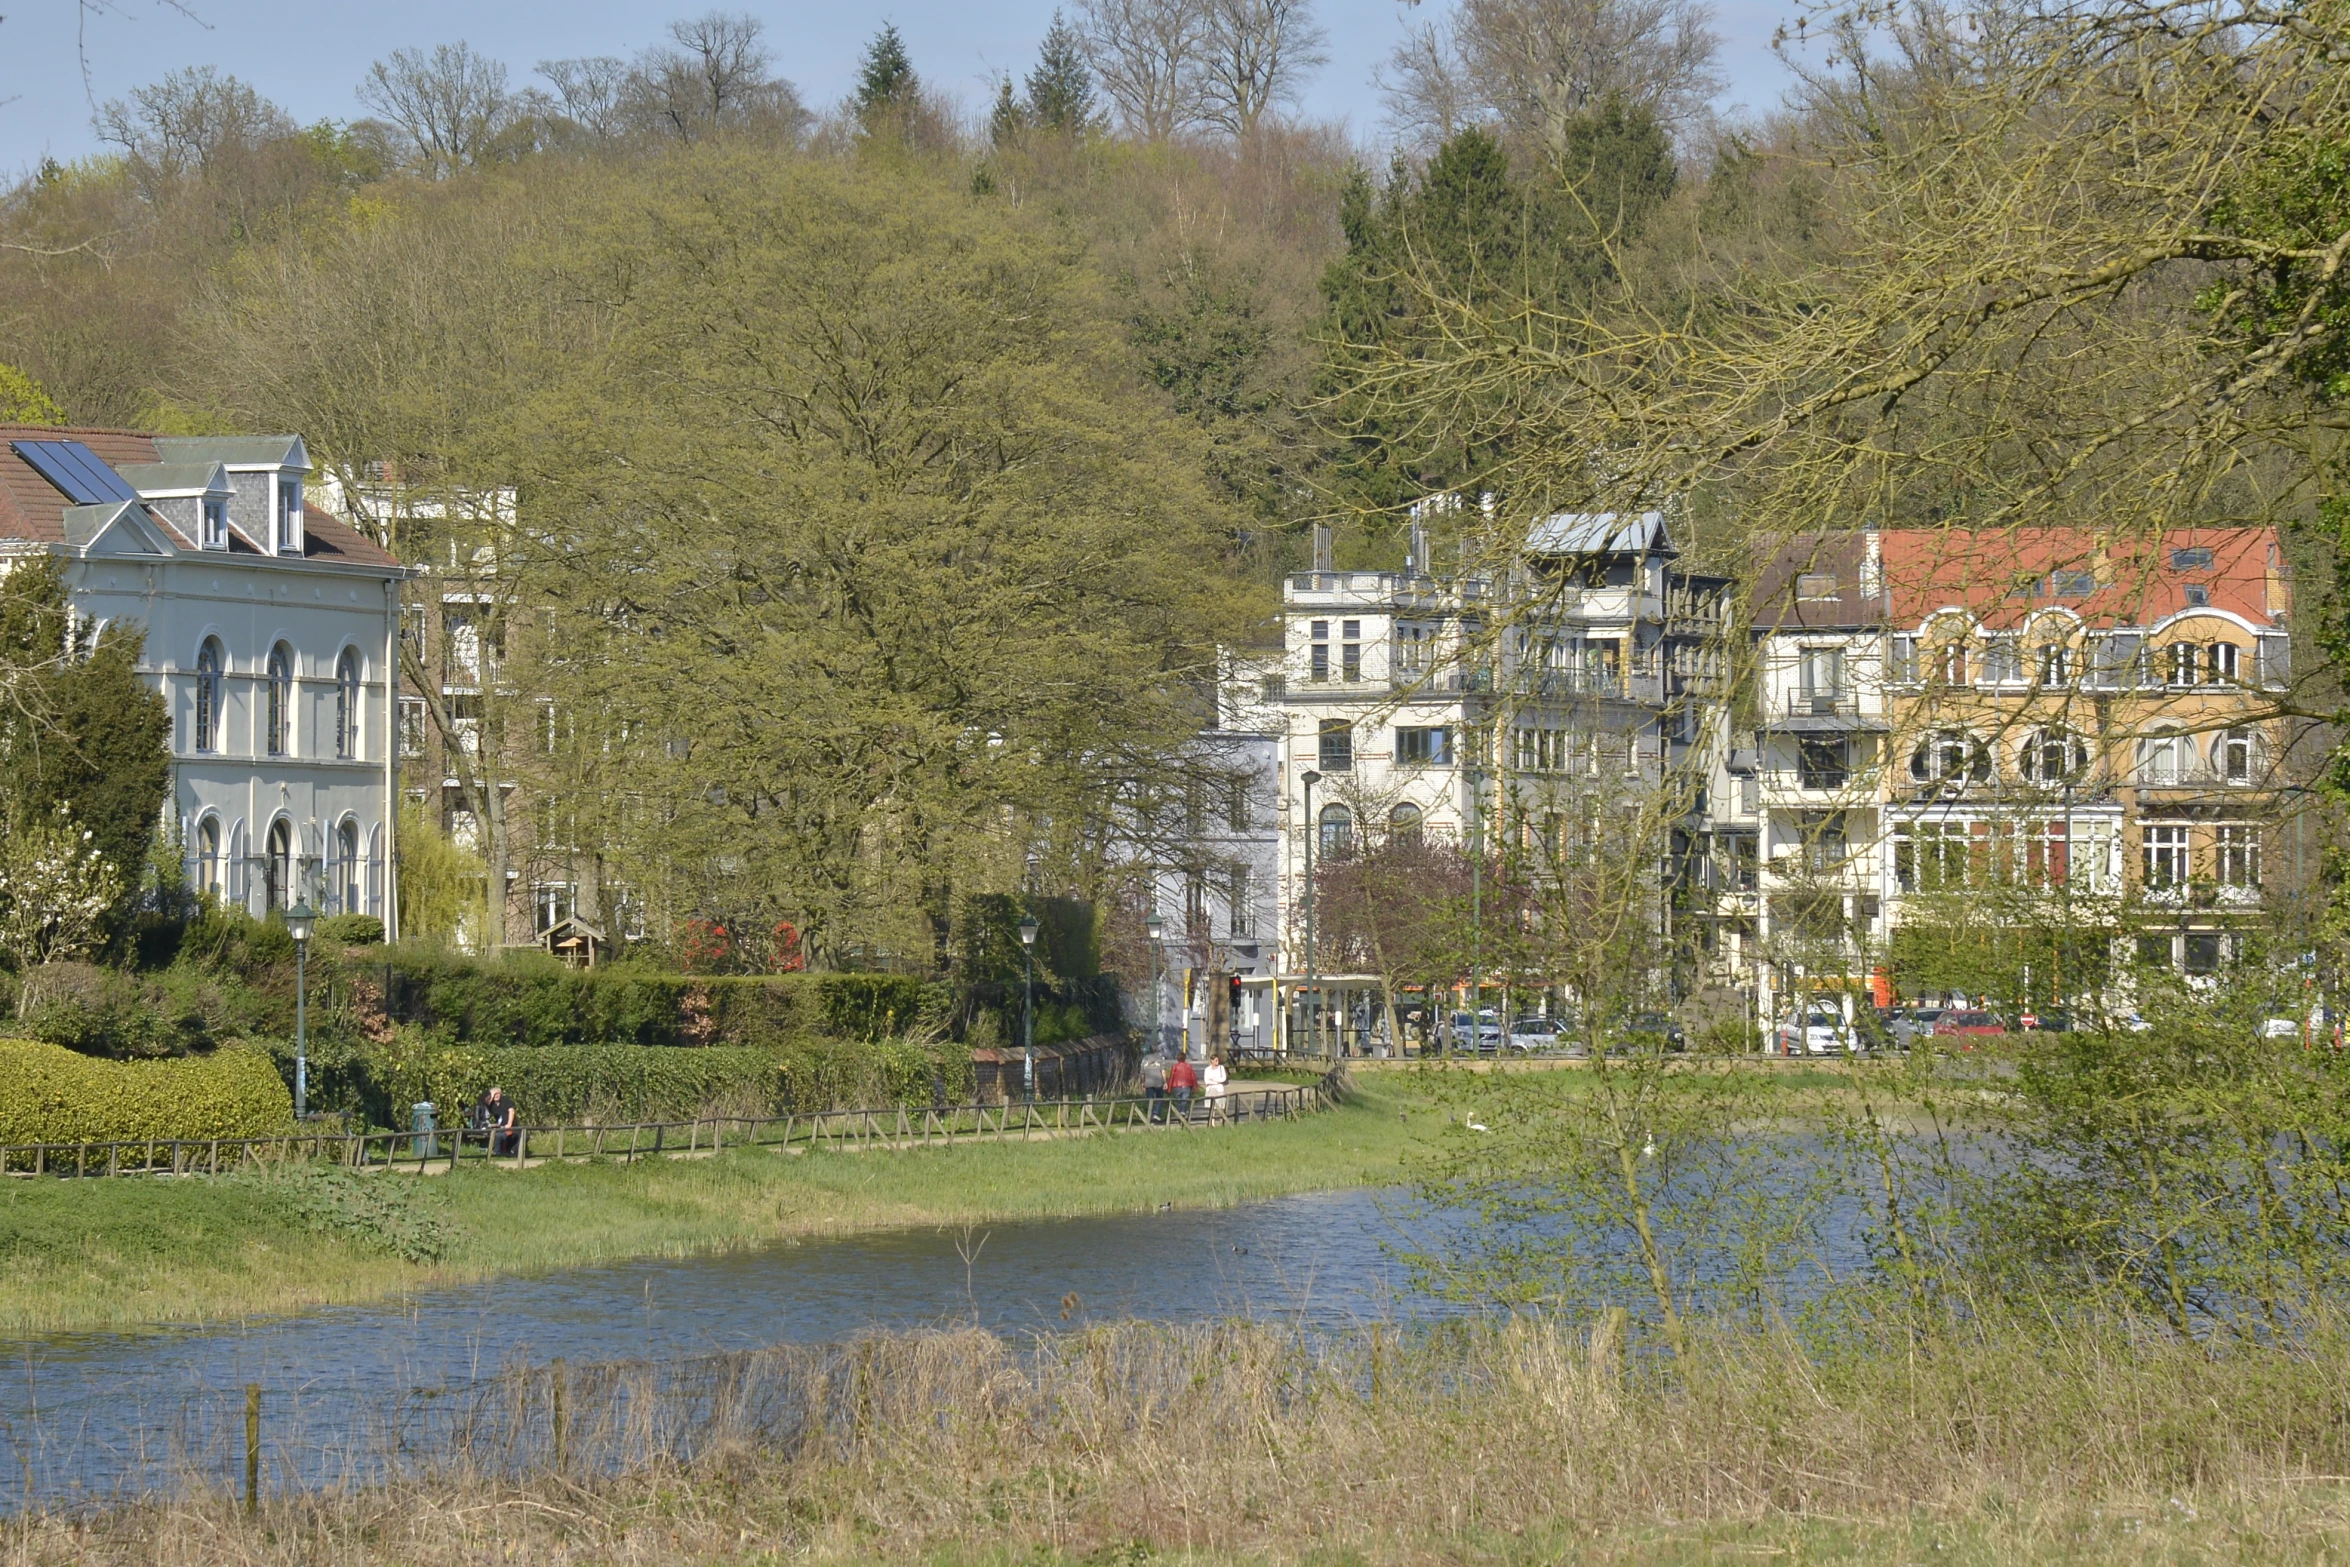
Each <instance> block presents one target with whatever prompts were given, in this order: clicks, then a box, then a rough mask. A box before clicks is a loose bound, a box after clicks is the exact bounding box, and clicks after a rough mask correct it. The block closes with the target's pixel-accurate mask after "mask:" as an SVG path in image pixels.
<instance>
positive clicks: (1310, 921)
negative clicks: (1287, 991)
mask: <svg viewBox="0 0 2350 1567" xmlns="http://www.w3.org/2000/svg"><path fill="white" fill-rule="evenodd" d="M1321 781H1322V775H1321V774H1320V773H1318V772H1315V771H1314V770H1313V769H1312V768H1310V767H1309V768H1307V769H1306V772H1305V777H1304V782H1305V786H1306V994H1307V995H1308V996H1310V997H1311V998H1312V999H1311V1000H1309V1001H1308V1002H1307V1003H1306V1032H1307V1036H1308V1037H1309V1038H1311V1039H1313V1040H1314V1041H1315V1043H1316V1044H1317V1045H1318V1044H1319V1043H1320V1042H1321V1037H1322V1030H1321V1028H1320V1027H1319V1024H1320V1021H1321V1020H1320V1016H1319V1014H1320V1012H1321V1007H1322V970H1321V956H1320V954H1319V953H1318V952H1317V951H1316V950H1315V948H1316V946H1317V943H1316V942H1315V940H1314V934H1315V932H1314V837H1315V835H1316V834H1317V833H1319V832H1320V831H1321V828H1320V827H1319V826H1318V825H1317V824H1316V823H1315V821H1314V785H1316V784H1318V783H1320V782H1321Z"/></svg>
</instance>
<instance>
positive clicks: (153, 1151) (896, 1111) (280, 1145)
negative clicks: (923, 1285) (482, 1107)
mask: <svg viewBox="0 0 2350 1567" xmlns="http://www.w3.org/2000/svg"><path fill="white" fill-rule="evenodd" d="M1344 1091H1345V1076H1344V1070H1343V1068H1341V1069H1337V1070H1333V1071H1331V1072H1328V1073H1325V1074H1324V1075H1323V1076H1322V1077H1321V1078H1320V1079H1319V1080H1318V1081H1316V1082H1314V1083H1310V1084H1303V1085H1290V1084H1282V1085H1277V1086H1264V1087H1259V1086H1256V1085H1252V1084H1235V1085H1233V1087H1232V1089H1231V1091H1230V1092H1227V1093H1226V1094H1225V1095H1224V1096H1223V1097H1221V1098H1219V1099H1210V1098H1208V1097H1207V1096H1206V1095H1205V1093H1195V1094H1193V1095H1192V1096H1191V1099H1190V1102H1189V1103H1188V1104H1182V1105H1179V1104H1178V1103H1177V1102H1176V1101H1175V1100H1174V1099H1173V1098H1172V1097H1167V1098H1158V1097H1152V1096H1149V1095H1122V1096H1118V1097H1114V1098H1108V1099H1093V1098H1066V1097H1064V1098H1061V1099H1040V1100H1007V1101H1005V1102H1003V1103H1001V1104H968V1105H933V1106H914V1105H892V1106H889V1107H886V1108H882V1109H873V1110H862V1109H859V1110H810V1111H804V1112H797V1113H793V1114H787V1115H777V1116H725V1115H713V1116H696V1117H693V1118H691V1119H688V1120H677V1121H630V1122H622V1123H618V1124H614V1125H606V1126H594V1125H579V1126H528V1127H517V1128H516V1129H515V1130H514V1132H513V1133H512V1134H511V1136H510V1138H509V1137H507V1136H502V1135H499V1134H493V1133H491V1132H486V1131H475V1130H471V1129H463V1128H441V1129H438V1130H435V1131H430V1132H418V1131H406V1132H388V1131H378V1132H341V1131H327V1130H324V1129H320V1130H306V1131H292V1132H284V1133H280V1134H278V1135H277V1136H273V1137H209V1138H205V1137H173V1138H167V1137H148V1138H123V1139H119V1140H116V1141H112V1142H77V1143H15V1144H8V1145H5V1146H0V1174H7V1175H12V1176H16V1177H19V1178H30V1177H36V1176H65V1177H102V1176H124V1175H223V1174H231V1173H234V1172H236V1171H238V1170H242V1169H254V1168H261V1169H269V1168H274V1167H277V1166H280V1165H290V1164H315V1163H333V1164H338V1165H341V1166H343V1167H344V1168H346V1169H354V1170H416V1171H419V1172H422V1171H426V1170H432V1169H440V1170H454V1169H456V1168H458V1167H459V1166H460V1165H461V1164H466V1163H477V1164H490V1163H499V1164H508V1165H511V1166H513V1167H515V1168H517V1169H519V1168H521V1167H523V1166H524V1165H526V1164H529V1163H533V1162H536V1163H542V1164H543V1163H546V1162H547V1161H549V1160H555V1161H561V1162H571V1161H585V1160H591V1159H618V1160H620V1161H622V1162H624V1163H634V1162H635V1161H636V1160H638V1159H656V1158H686V1157H694V1156H698V1155H701V1154H703V1153H713V1154H714V1153H720V1152H723V1151H724V1150H726V1149H728V1148H742V1147H757V1148H771V1149H774V1150H776V1151H777V1152H789V1151H793V1150H795V1149H796V1150H797V1151H799V1152H803V1153H807V1152H814V1151H816V1150H819V1149H826V1148H829V1149H832V1150H834V1151H836V1152H846V1151H850V1150H853V1149H858V1148H870V1147H884V1148H907V1147H929V1146H932V1145H934V1144H952V1143H956V1142H970V1141H973V1140H981V1141H988V1140H992V1141H996V1142H1006V1141H1012V1140H1015V1139H1018V1140H1028V1139H1032V1138H1035V1137H1039V1136H1043V1137H1052V1136H1060V1135H1066V1134H1069V1133H1089V1132H1122V1131H1153V1130H1156V1131H1171V1130H1176V1129H1183V1130H1196V1129H1200V1128H1212V1127H1219V1126H1236V1125H1240V1124H1243V1123H1246V1122H1251V1121H1274V1120H1296V1119H1298V1118H1299V1117H1301V1116H1304V1115H1307V1114H1310V1113H1312V1112H1314V1111H1317V1110H1323V1109H1327V1108H1328V1107H1329V1106H1330V1105H1331V1104H1333V1103H1335V1102H1336V1101H1337V1100H1338V1098H1339V1097H1340V1096H1341V1095H1342V1094H1343V1092H1344ZM500 1144H506V1145H507V1146H499V1145H500Z"/></svg>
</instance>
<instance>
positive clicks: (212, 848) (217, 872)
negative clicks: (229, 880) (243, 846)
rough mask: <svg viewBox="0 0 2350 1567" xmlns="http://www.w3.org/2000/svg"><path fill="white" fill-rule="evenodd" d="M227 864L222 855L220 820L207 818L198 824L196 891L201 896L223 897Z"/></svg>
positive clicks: (211, 817) (212, 817)
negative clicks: (223, 869)
mask: <svg viewBox="0 0 2350 1567" xmlns="http://www.w3.org/2000/svg"><path fill="white" fill-rule="evenodd" d="M226 863H227V862H226V859H225V858H224V856H223V855H222V853H221V841H220V818H219V817H217V816H207V817H205V818H204V819H203V820H202V821H200V822H198V823H197V824H196V891H197V892H198V893H199V894H201V895H204V896H209V897H215V898H217V897H219V896H221V894H222V891H223V886H222V883H223V881H224V880H225V878H224V877H223V875H222V868H223V866H224V865H225V864H226Z"/></svg>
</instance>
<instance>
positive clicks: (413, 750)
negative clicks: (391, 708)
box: [400, 696, 424, 757]
mask: <svg viewBox="0 0 2350 1567" xmlns="http://www.w3.org/2000/svg"><path fill="white" fill-rule="evenodd" d="M400 754H401V755H402V756H404V757H406V756H422V755H423V754H424V698H423V697H420V696H404V697H402V698H400Z"/></svg>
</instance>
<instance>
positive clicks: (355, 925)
mask: <svg viewBox="0 0 2350 1567" xmlns="http://www.w3.org/2000/svg"><path fill="white" fill-rule="evenodd" d="M318 934H319V936H320V937H321V938H323V939H324V940H327V941H337V942H341V943H342V944H343V945H344V946H346V947H371V946H374V945H375V944H376V943H378V942H380V941H382V940H383V939H384V922H383V921H382V920H380V919H377V918H376V917H375V916H374V915H372V914H329V915H327V916H326V917H325V918H324V919H322V920H320V921H319V922H318Z"/></svg>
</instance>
